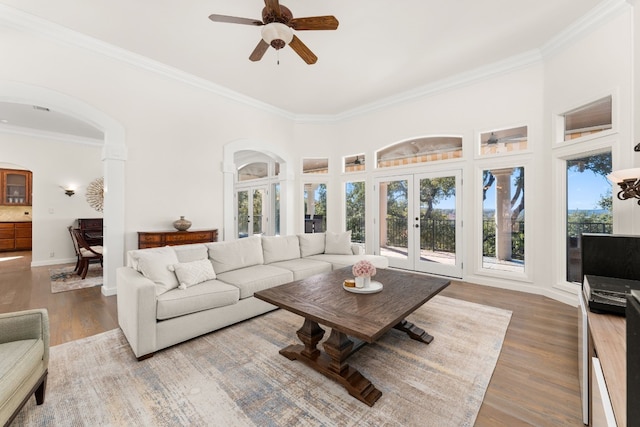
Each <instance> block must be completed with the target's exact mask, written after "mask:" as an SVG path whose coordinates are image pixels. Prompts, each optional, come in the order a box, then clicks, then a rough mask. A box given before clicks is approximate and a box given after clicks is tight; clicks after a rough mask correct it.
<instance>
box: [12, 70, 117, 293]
mask: <svg viewBox="0 0 640 427" xmlns="http://www.w3.org/2000/svg"><path fill="white" fill-rule="evenodd" d="M0 101H3V102H13V103H18V104H32V105H43V106H48V107H51V108H52V109H55V110H56V111H59V112H61V113H64V114H67V115H69V116H72V117H75V118H78V119H80V120H83V121H85V122H87V123H89V124H91V125H92V126H94V127H96V128H98V129H100V130H102V131H103V132H104V146H103V150H102V165H103V174H104V180H105V192H104V197H105V201H104V206H105V207H104V245H105V254H104V284H103V286H102V293H103V294H104V295H115V293H116V268H117V267H119V266H122V265H123V262H124V162H125V161H126V145H125V131H124V127H123V126H122V125H121V124H120V123H118V122H117V121H115V120H113V119H112V118H111V117H109V116H107V115H106V114H104V113H103V112H102V111H100V110H98V109H96V108H95V107H93V106H91V105H89V104H87V103H85V102H83V101H80V100H78V99H75V98H73V97H70V96H68V95H65V94H63V93H60V92H56V91H53V90H50V89H46V88H42V87H39V86H32V85H28V84H24V83H16V82H9V81H1V80H0ZM34 226H37V224H34Z"/></svg>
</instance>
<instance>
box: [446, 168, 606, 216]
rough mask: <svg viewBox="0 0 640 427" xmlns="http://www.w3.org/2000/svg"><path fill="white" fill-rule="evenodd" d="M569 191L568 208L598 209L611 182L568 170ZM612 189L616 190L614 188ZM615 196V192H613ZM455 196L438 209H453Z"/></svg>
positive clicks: (491, 200)
mask: <svg viewBox="0 0 640 427" xmlns="http://www.w3.org/2000/svg"><path fill="white" fill-rule="evenodd" d="M567 181H568V185H569V191H568V192H567V193H568V195H567V209H568V210H577V209H579V210H594V209H600V208H599V207H598V205H597V203H598V201H599V200H600V196H601V195H603V194H605V193H606V192H607V190H608V189H611V188H612V187H611V183H610V182H609V181H608V180H607V179H606V178H605V177H603V176H602V175H596V174H594V173H593V172H591V171H588V170H587V171H585V172H582V173H581V172H577V171H570V172H569V173H568V175H567ZM613 191H616V190H615V189H614V190H613ZM614 196H615V194H614ZM491 204H495V185H493V186H491V188H490V189H489V190H487V198H486V201H485V206H484V207H485V209H493V207H490V205H491ZM454 207H455V198H454V197H450V198H448V199H446V200H443V201H441V202H440V203H439V204H438V206H437V208H438V209H453V208H454Z"/></svg>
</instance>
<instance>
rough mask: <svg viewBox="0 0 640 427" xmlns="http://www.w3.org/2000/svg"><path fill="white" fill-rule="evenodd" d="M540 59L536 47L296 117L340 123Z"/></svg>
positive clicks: (480, 79)
mask: <svg viewBox="0 0 640 427" xmlns="http://www.w3.org/2000/svg"><path fill="white" fill-rule="evenodd" d="M540 61H542V55H541V54H540V52H539V51H538V50H537V49H534V50H530V51H528V52H524V53H521V54H518V55H514V56H512V57H510V58H507V59H504V60H502V61H498V62H494V63H492V64H489V65H486V66H482V67H478V68H475V69H473V70H470V71H467V72H464V73H460V74H456V75H454V76H451V77H448V78H445V79H442V80H438V81H436V82H434V83H430V84H428V85H425V86H420V87H418V88H415V89H411V90H410V91H406V92H402V93H399V94H397V95H393V96H390V97H387V98H384V99H380V100H378V101H375V102H372V103H369V104H365V105H363V106H361V107H357V108H354V109H352V110H348V111H345V112H343V113H340V114H336V115H333V116H329V115H327V116H317V115H316V116H312V115H310V116H297V117H296V120H297V121H299V122H307V123H309V122H322V121H325V122H338V121H342V120H347V119H351V118H353V117H357V116H361V115H364V114H368V113H372V112H374V111H378V110H382V109H385V108H388V107H391V106H393V105H397V104H402V103H406V102H409V101H413V100H415V99H418V98H426V97H429V96H433V95H435V94H438V93H441V92H446V91H449V90H453V89H456V88H459V87H462V86H467V85H469V84H472V83H476V82H479V81H482V80H486V79H489V78H492V77H496V76H499V75H502V74H505V73H509V72H512V71H515V70H519V69H523V68H527V67H530V66H531V65H534V64H536V63H539V62H540Z"/></svg>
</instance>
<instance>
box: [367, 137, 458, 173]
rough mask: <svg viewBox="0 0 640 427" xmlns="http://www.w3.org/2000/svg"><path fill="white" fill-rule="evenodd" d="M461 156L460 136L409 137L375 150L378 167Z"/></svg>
mask: <svg viewBox="0 0 640 427" xmlns="http://www.w3.org/2000/svg"><path fill="white" fill-rule="evenodd" d="M461 157H462V138H461V137H458V136H430V137H423V138H416V139H410V140H408V141H403V142H399V143H397V144H393V145H390V146H388V147H386V148H383V149H381V150H379V151H377V152H376V161H377V167H378V168H388V167H394V166H403V165H411V164H416V163H426V162H435V161H439V160H450V159H458V158H461Z"/></svg>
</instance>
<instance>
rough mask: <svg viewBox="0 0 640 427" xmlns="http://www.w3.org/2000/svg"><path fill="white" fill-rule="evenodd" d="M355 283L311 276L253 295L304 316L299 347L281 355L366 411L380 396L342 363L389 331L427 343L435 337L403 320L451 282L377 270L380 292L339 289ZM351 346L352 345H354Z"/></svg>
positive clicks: (343, 274) (346, 272)
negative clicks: (339, 386) (328, 380)
mask: <svg viewBox="0 0 640 427" xmlns="http://www.w3.org/2000/svg"><path fill="white" fill-rule="evenodd" d="M349 278H353V274H352V273H351V267H346V268H343V269H339V270H334V271H332V272H331V273H327V274H320V275H317V276H312V277H309V278H307V279H304V280H298V281H295V282H291V283H287V284H285V285H281V286H277V287H274V288H271V289H265V290H263V291H259V292H256V293H255V294H254V296H255V297H256V298H258V299H261V300H263V301H266V302H269V303H271V304H273V305H276V306H278V307H280V308H284V309H285V310H288V311H291V312H293V313H296V314H298V315H300V316H302V317H304V319H305V320H304V324H303V325H302V327H301V328H300V329H299V330H298V331H297V335H298V338H299V339H300V341H302V343H303V345H300V344H297V345H290V346H288V347H285V348H283V349H282V350H280V354H282V355H283V356H285V357H287V358H288V359H290V360H300V361H301V362H304V363H305V364H307V365H308V366H310V367H312V368H313V369H315V370H317V371H318V372H320V373H322V374H324V375H325V376H327V377H329V378H332V379H334V380H336V381H337V382H339V383H340V384H342V385H343V386H344V387H345V388H346V389H347V391H348V392H349V394H351V395H352V396H354V397H355V398H357V399H359V400H361V401H362V402H364V403H366V404H367V405H369V406H373V404H374V403H375V402H376V400H378V398H380V396H381V395H382V392H381V391H380V390H378V389H377V388H376V387H375V386H374V385H373V384H371V382H370V381H369V380H368V379H366V378H365V377H364V376H362V374H360V372H358V371H357V370H356V369H355V368H353V367H351V366H349V364H347V363H346V362H345V361H346V359H347V358H348V357H349V356H350V355H352V354H353V353H354V352H355V351H357V350H358V349H359V348H360V347H361V346H362V345H364V344H366V343H372V342H375V341H376V340H378V339H379V338H380V337H381V336H382V335H384V334H385V333H386V332H387V331H388V330H389V329H391V328H395V329H399V330H401V331H404V332H406V333H407V334H408V335H409V336H410V337H411V338H413V339H415V340H418V341H421V342H423V343H425V344H429V343H430V342H431V341H432V340H433V337H432V336H431V335H429V334H428V333H426V332H425V331H424V330H422V329H421V328H419V327H418V326H416V325H414V324H413V323H411V322H408V321H407V320H406V319H405V317H406V316H408V315H409V314H411V313H412V312H414V311H415V310H416V309H417V308H418V307H420V306H422V305H423V304H424V303H425V302H427V301H429V300H430V299H431V298H432V297H433V296H434V295H436V294H437V293H438V292H440V291H441V290H442V289H444V288H446V287H447V286H448V285H449V283H450V282H449V280H447V279H442V278H436V277H430V276H425V275H419V274H414V273H409V272H403V271H398V270H390V269H378V274H376V276H375V277H374V279H375V280H376V281H378V282H380V283H382V284H383V285H384V288H383V290H382V291H381V292H378V293H374V294H355V293H351V292H348V291H346V290H345V289H343V288H342V283H343V281H344V280H345V279H349ZM319 324H322V325H325V326H327V327H330V328H331V335H330V336H329V338H328V339H327V340H326V341H325V342H324V344H323V346H322V347H323V349H324V352H322V351H321V350H320V349H318V348H317V345H318V343H319V342H320V340H321V339H322V337H323V336H324V332H325V331H324V329H322V328H321V327H320V325H319ZM354 341H355V342H354Z"/></svg>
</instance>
